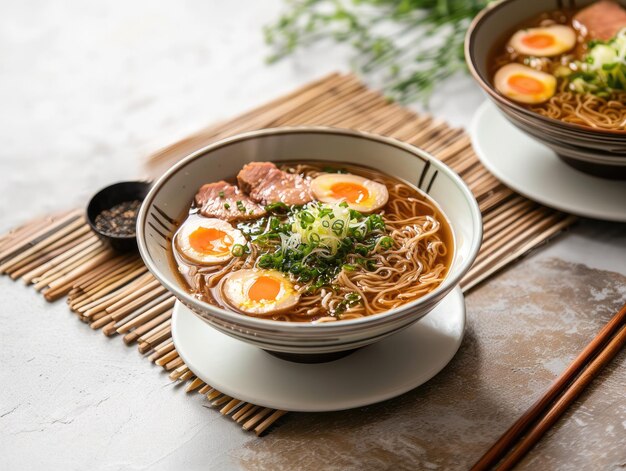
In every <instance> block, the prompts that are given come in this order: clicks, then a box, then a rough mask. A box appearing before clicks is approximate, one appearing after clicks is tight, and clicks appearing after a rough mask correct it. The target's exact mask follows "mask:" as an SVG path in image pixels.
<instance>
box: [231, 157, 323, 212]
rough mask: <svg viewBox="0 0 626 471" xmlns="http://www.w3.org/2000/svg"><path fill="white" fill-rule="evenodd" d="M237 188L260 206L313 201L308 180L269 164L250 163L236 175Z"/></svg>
mask: <svg viewBox="0 0 626 471" xmlns="http://www.w3.org/2000/svg"><path fill="white" fill-rule="evenodd" d="M237 183H239V188H241V190H242V191H243V192H245V193H247V194H248V195H249V196H250V198H251V199H252V200H254V201H257V202H258V203H261V204H270V203H279V202H280V203H285V204H288V205H293V204H298V205H299V204H305V203H308V202H309V201H312V200H313V197H312V196H311V190H310V188H309V182H308V180H305V179H304V178H302V177H301V176H300V175H296V174H292V173H287V172H283V171H282V170H280V169H279V168H278V167H276V165H274V164H273V163H271V162H252V163H249V164H247V165H245V166H244V167H243V168H242V169H241V171H240V172H239V174H238V175H237Z"/></svg>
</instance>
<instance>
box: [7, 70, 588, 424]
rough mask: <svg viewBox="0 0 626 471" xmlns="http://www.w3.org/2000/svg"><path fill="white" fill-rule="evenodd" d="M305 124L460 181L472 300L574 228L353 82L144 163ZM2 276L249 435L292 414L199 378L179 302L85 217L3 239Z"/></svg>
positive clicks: (309, 93) (58, 219) (430, 126)
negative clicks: (404, 148)
mask: <svg viewBox="0 0 626 471" xmlns="http://www.w3.org/2000/svg"><path fill="white" fill-rule="evenodd" d="M307 124H308V125H312V124H315V125H327V126H335V127H341V128H350V129H358V130H363V131H369V132H374V133H377V134H382V135H386V136H390V137H394V138H397V139H400V140H402V141H405V142H408V143H411V144H414V145H416V146H419V147H421V148H423V149H425V150H426V151H428V152H430V153H432V154H433V155H435V156H436V157H437V158H439V159H440V160H442V161H443V162H445V163H446V164H448V165H449V166H450V167H452V168H453V169H454V170H455V171H456V172H457V173H459V174H460V175H461V177H462V178H463V179H464V180H465V182H466V183H467V184H468V185H469V187H470V188H471V190H472V191H473V193H474V195H475V196H476V199H477V200H478V203H479V206H480V209H481V211H482V214H483V222H484V239H483V245H482V248H481V251H480V253H479V255H478V257H477V259H476V261H475V263H474V265H473V267H472V268H471V270H470V271H469V272H468V274H467V275H466V276H465V278H464V279H463V280H462V282H461V286H462V288H463V291H465V292H466V291H468V290H469V289H471V288H473V287H474V286H476V285H477V284H478V283H480V282H481V281H483V280H485V279H486V278H488V277H489V276H491V275H492V274H493V273H495V272H496V271H498V270H500V269H501V268H503V267H504V266H506V265H507V264H509V263H511V262H512V261H514V260H516V259H517V258H518V257H520V256H521V255H523V254H525V253H526V252H528V251H529V250H531V249H533V248H535V247H537V246H538V245H540V244H542V243H544V242H545V241H547V240H548V239H550V238H551V237H553V236H554V235H555V234H557V233H559V232H561V231H562V230H563V229H565V228H566V227H568V226H569V225H571V224H572V223H573V222H574V221H575V220H576V218H575V217H573V216H568V215H566V214H563V213H560V212H558V211H554V210H552V209H549V208H546V207H543V206H541V205H539V204H536V203H533V202H532V201H530V200H527V199H525V198H523V197H522V196H520V195H517V194H516V193H514V192H513V191H512V190H510V189H509V188H507V187H506V186H504V185H503V184H501V183H500V182H499V181H498V180H497V179H496V178H495V177H493V176H492V175H491V174H490V173H489V172H488V171H487V170H486V169H485V167H483V166H482V165H481V164H480V162H479V161H478V159H477V157H476V155H475V154H474V151H473V150H472V147H471V144H470V141H469V138H468V136H467V134H466V133H465V132H464V131H463V130H462V129H456V128H452V127H450V126H448V125H447V124H446V123H445V122H443V121H439V120H435V119H433V118H432V117H430V116H419V115H417V114H415V113H413V112H411V111H410V110H407V109H406V108H403V107H401V106H399V105H397V104H394V103H390V102H389V101H388V100H386V99H385V98H384V97H383V96H382V95H380V94H379V93H377V92H375V91H372V90H370V89H368V88H367V87H366V86H365V85H363V84H362V83H361V82H360V81H359V80H358V79H357V78H355V77H354V76H352V75H340V74H332V75H330V76H327V77H324V78H323V79H321V80H318V81H315V82H312V83H310V84H308V85H305V86H304V87H302V88H300V89H298V90H296V91H294V92H292V93H290V94H288V95H286V96H283V97H281V98H278V99H276V100H274V101H272V102H270V103H268V104H266V105H263V106H261V107H259V108H256V109H254V110H252V111H250V112H248V113H245V114H243V115H241V116H239V117H237V118H234V119H232V120H230V121H228V122H225V123H221V124H218V125H215V126H211V127H209V128H207V129H204V130H202V131H200V132H198V133H196V134H194V135H192V136H190V137H188V138H186V139H183V140H182V141H179V142H177V143H175V144H174V145H172V146H170V147H167V148H165V149H163V150H161V151H159V152H157V153H156V154H154V155H152V156H151V157H150V158H149V159H148V161H147V162H146V164H147V167H148V171H149V173H150V174H151V175H152V176H156V175H158V174H160V173H161V172H162V171H163V170H164V169H165V168H167V167H169V166H170V165H171V164H172V163H174V162H176V161H177V160H179V159H180V158H182V157H184V156H186V155H188V154H189V153H191V152H193V151H195V150H197V149H199V148H201V147H203V146H205V145H207V144H209V143H211V142H214V141H215V140H218V139H221V138H224V137H227V136H230V135H233V134H237V133H240V132H244V131H249V130H254V129H261V128H269V127H277V126H294V125H307ZM268 158H271V156H268ZM0 273H2V274H7V275H9V276H10V277H11V278H13V279H21V280H22V281H24V282H25V283H26V284H30V285H33V287H34V288H35V290H37V291H39V292H40V293H42V294H43V296H44V297H45V298H46V299H47V300H48V301H55V300H57V299H60V298H62V297H65V296H66V297H67V302H68V304H69V307H70V309H71V310H72V311H73V312H74V313H76V314H77V316H78V318H79V319H80V320H82V321H84V322H86V323H88V324H89V326H90V327H91V328H92V329H99V330H102V332H103V333H104V335H107V336H114V335H119V336H121V338H122V339H123V341H124V343H125V344H127V345H133V344H135V345H137V347H138V349H139V352H140V353H141V354H143V355H145V356H146V358H148V359H149V360H150V361H151V362H153V363H155V364H156V365H158V366H160V367H162V368H163V369H164V370H165V371H167V372H169V375H170V378H171V379H172V380H174V381H180V382H184V383H185V384H186V391H187V392H192V391H197V392H199V393H200V394H203V395H206V397H207V399H208V401H209V402H210V403H211V404H212V405H213V406H214V407H215V408H216V409H218V410H219V411H220V412H221V413H222V414H223V415H225V416H228V417H230V418H231V419H233V420H234V421H235V422H237V423H238V424H241V425H242V427H243V428H244V429H245V430H251V431H254V432H255V433H256V434H257V435H260V434H261V433H263V432H265V431H266V430H267V429H268V427H269V426H270V425H272V424H273V423H274V422H275V421H276V420H277V419H279V418H280V417H281V416H283V415H284V414H285V412H284V411H280V410H274V409H269V408H264V407H261V406H257V405H254V404H251V403H245V402H243V401H240V400H238V399H236V398H232V397H229V396H227V395H225V394H222V393H221V392H220V391H217V390H216V389H214V388H212V387H211V386H209V385H207V384H205V383H204V382H203V381H202V380H200V379H199V378H197V377H195V375H194V374H193V372H192V371H191V370H189V368H187V366H186V365H185V364H184V363H183V360H182V359H181V358H180V357H179V356H178V353H177V352H176V349H175V348H174V344H173V342H172V338H171V325H170V322H171V315H172V309H173V306H174V297H173V296H172V295H170V294H169V293H168V292H167V291H166V290H165V288H163V287H162V286H161V285H160V284H159V283H158V281H157V280H156V279H155V278H154V277H153V276H152V275H151V274H150V273H149V272H148V270H147V268H146V267H145V266H144V265H143V263H142V261H141V259H140V258H139V256H138V255H136V254H131V255H120V254H117V253H115V252H113V251H112V250H111V249H109V248H107V247H106V246H104V245H103V244H102V243H101V242H100V240H99V239H98V238H97V237H96V236H95V235H94V234H93V233H92V232H91V231H90V229H89V226H88V225H87V223H86V220H85V217H84V211H83V210H73V211H68V212H63V213H59V214H56V215H51V216H46V217H41V218H38V219H37V220H34V221H31V222H29V223H27V224H25V225H24V226H22V227H20V228H17V229H15V230H13V231H11V232H10V233H8V234H6V235H4V236H1V237H0Z"/></svg>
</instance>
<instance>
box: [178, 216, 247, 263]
mask: <svg viewBox="0 0 626 471" xmlns="http://www.w3.org/2000/svg"><path fill="white" fill-rule="evenodd" d="M174 243H175V244H176V248H177V249H178V250H177V252H178V253H179V254H180V255H182V256H183V257H185V258H186V259H188V260H189V261H191V262H194V263H197V264H200V265H214V264H218V263H223V262H225V261H227V260H229V259H230V258H231V257H232V256H233V255H232V248H233V246H234V245H235V244H239V245H245V244H246V238H245V237H244V235H243V234H242V233H241V231H239V230H238V229H235V228H234V227H233V226H231V225H230V224H229V223H227V222H226V221H222V220H221V219H215V218H205V217H201V216H191V217H189V218H188V219H187V220H186V221H185V222H184V223H183V224H182V226H181V227H180V229H178V232H176V235H175V236H174Z"/></svg>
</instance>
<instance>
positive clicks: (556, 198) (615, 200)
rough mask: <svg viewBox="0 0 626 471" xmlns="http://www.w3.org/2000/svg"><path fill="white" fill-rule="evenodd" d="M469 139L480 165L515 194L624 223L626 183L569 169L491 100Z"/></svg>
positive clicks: (479, 112)
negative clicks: (508, 118)
mask: <svg viewBox="0 0 626 471" xmlns="http://www.w3.org/2000/svg"><path fill="white" fill-rule="evenodd" d="M470 135H471V138H472V144H473V146H474V150H475V151H476V154H477V155H478V158H479V159H480V161H481V162H482V163H483V165H484V166H485V167H487V169H488V170H489V171H490V172H491V173H493V174H494V175H495V176H496V177H497V178H498V179H499V180H501V181H502V182H503V183H504V184H505V185H507V186H509V187H510V188H512V189H513V190H515V191H517V192H518V193H520V194H522V195H524V196H526V197H527V198H530V199H532V200H534V201H537V202H538V203H541V204H544V205H546V206H550V207H552V208H555V209H559V210H561V211H565V212H568V213H572V214H576V215H578V216H584V217H590V218H594V219H604V220H608V221H619V222H626V181H620V180H607V179H604V178H599V177H594V176H592V175H587V174H586V173H583V172H580V171H579V170H576V169H574V168H572V167H570V166H569V165H567V164H566V163H565V162H563V161H562V160H561V159H559V158H558V157H557V155H556V154H555V153H554V152H553V151H552V150H550V149H549V148H548V147H546V146H544V145H543V144H541V143H539V142H537V141H535V140H534V139H532V138H531V137H529V136H528V135H526V134H524V133H523V132H522V131H520V130H519V129H517V128H516V127H515V126H513V124H511V123H509V122H508V121H507V120H506V118H504V116H502V115H501V114H500V112H499V111H498V109H497V108H496V106H495V105H494V104H493V103H491V102H490V101H486V102H484V103H483V104H482V105H481V106H480V107H479V108H478V110H477V111H476V114H475V115H474V118H473V120H472V124H471V126H470Z"/></svg>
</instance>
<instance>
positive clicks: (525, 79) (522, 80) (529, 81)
mask: <svg viewBox="0 0 626 471" xmlns="http://www.w3.org/2000/svg"><path fill="white" fill-rule="evenodd" d="M508 82H509V86H510V87H511V88H512V89H513V90H515V91H516V92H518V93H522V94H524V95H538V94H540V93H543V92H544V90H545V88H544V85H543V83H542V82H541V81H540V80H537V79H536V78H533V77H529V76H527V75H511V76H510V77H509V80H508Z"/></svg>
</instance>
